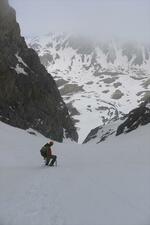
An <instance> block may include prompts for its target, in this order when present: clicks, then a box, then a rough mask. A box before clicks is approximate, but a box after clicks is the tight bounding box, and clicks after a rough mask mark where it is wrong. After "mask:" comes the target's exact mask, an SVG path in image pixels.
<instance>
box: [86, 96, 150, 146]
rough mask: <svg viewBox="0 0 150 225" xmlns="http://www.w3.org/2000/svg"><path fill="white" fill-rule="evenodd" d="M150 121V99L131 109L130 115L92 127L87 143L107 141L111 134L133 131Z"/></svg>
mask: <svg viewBox="0 0 150 225" xmlns="http://www.w3.org/2000/svg"><path fill="white" fill-rule="evenodd" d="M148 123H150V99H149V98H148V99H147V101H145V102H143V103H142V104H141V105H140V106H139V107H137V108H135V109H133V110H131V111H130V112H129V113H128V115H124V116H123V117H122V118H120V119H119V118H118V119H117V118H114V119H113V120H111V121H109V123H107V124H106V125H104V126H99V127H96V128H95V129H92V130H91V131H90V133H89V134H88V136H87V137H86V139H85V140H84V142H83V143H84V144H85V143H88V142H89V143H91V142H93V143H97V144H98V143H100V142H102V141H105V140H106V139H107V138H108V137H110V136H111V135H116V136H118V135H120V134H123V133H128V132H131V131H133V130H135V129H137V128H138V127H139V126H142V125H146V124H148Z"/></svg>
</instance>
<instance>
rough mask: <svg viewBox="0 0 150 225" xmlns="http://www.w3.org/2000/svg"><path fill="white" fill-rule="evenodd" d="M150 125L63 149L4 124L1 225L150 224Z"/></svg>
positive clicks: (1, 136)
mask: <svg viewBox="0 0 150 225" xmlns="http://www.w3.org/2000/svg"><path fill="white" fill-rule="evenodd" d="M149 130H150V124H147V125H146V126H143V127H140V128H139V129H137V130H135V131H133V132H131V133H128V134H126V135H121V136H119V138H115V137H112V140H111V139H108V141H107V142H103V143H101V144H99V145H96V144H85V145H77V144H73V143H70V144H58V143H55V144H54V146H53V153H54V154H56V155H57V156H58V162H57V164H58V166H57V167H54V168H52V167H44V165H42V164H43V162H42V158H41V157H40V151H39V150H40V148H41V146H43V145H44V144H45V143H46V142H47V139H46V138H45V137H43V136H42V135H39V134H36V136H35V135H30V134H29V133H27V132H26V131H24V130H21V129H18V128H14V127H10V126H8V125H6V124H3V123H2V122H0V143H1V145H0V155H1V157H0V224H1V225H20V224H21V225H27V224H29V225H41V224H44V225H49V224H53V225H84V224H86V225H104V224H105V225H133V224H134V225H149V224H150V214H149V212H150V148H149V143H150V141H149Z"/></svg>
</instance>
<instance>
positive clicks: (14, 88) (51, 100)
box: [0, 0, 78, 142]
mask: <svg viewBox="0 0 150 225" xmlns="http://www.w3.org/2000/svg"><path fill="white" fill-rule="evenodd" d="M0 49H1V51H0V120H1V121H3V122H6V123H8V124H10V125H12V126H16V127H19V128H23V129H28V128H32V129H35V130H37V131H38V132H40V133H42V134H43V135H45V136H46V137H48V138H51V139H54V140H56V141H59V142H62V141H63V140H64V138H70V139H71V140H74V141H77V140H78V135H77V132H76V128H75V126H74V123H73V121H72V119H71V118H70V115H69V113H68V109H67V107H66V105H65V103H64V101H63V99H62V98H61V95H60V92H59V90H58V88H57V86H56V83H55V81H54V79H53V78H52V76H51V75H50V74H48V72H47V71H46V69H45V67H44V66H43V65H42V64H41V62H40V59H39V57H38V55H37V53H36V52H35V51H34V50H33V49H31V48H28V47H27V45H26V42H25V39H24V37H21V35H20V27H19V24H18V23H17V22H16V12H15V10H14V9H13V8H12V7H10V6H9V4H8V1H7V0H1V1H0Z"/></svg>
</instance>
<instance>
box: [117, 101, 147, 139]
mask: <svg viewBox="0 0 150 225" xmlns="http://www.w3.org/2000/svg"><path fill="white" fill-rule="evenodd" d="M147 123H150V101H149V100H148V101H146V102H144V103H142V104H141V105H140V106H139V107H138V108H136V109H133V110H132V111H131V112H129V114H128V117H127V119H126V120H125V121H124V122H123V123H122V124H121V125H120V126H119V127H118V129H117V132H116V135H117V136H118V135H120V134H122V133H128V132H130V131H132V130H135V129H136V128H137V127H139V126H140V125H146V124H147Z"/></svg>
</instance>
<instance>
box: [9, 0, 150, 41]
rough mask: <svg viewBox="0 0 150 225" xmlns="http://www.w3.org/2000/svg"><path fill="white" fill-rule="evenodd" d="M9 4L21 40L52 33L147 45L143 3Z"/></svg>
mask: <svg viewBox="0 0 150 225" xmlns="http://www.w3.org/2000/svg"><path fill="white" fill-rule="evenodd" d="M9 2H10V4H11V5H12V6H13V7H14V8H15V9H16V12H17V20H18V22H19V23H20V25H21V30H22V35H23V36H29V35H30V36H36V35H38V36H40V35H44V34H46V33H48V32H49V31H52V32H66V33H73V32H74V33H76V34H81V35H86V36H88V37H92V38H93V37H95V38H97V39H98V38H99V39H100V38H102V39H111V38H113V37H117V38H120V39H126V40H137V41H143V42H147V43H148V42H149V40H150V29H149V24H150V15H149V8H150V2H149V1H147V0H143V1H138V0H130V1H129V0H127V1H118V0H111V1H95V0H93V1H92V0H88V1H85V0H82V1H73V0H70V1H68V0H62V1H47V0H44V1H43V0H38V1H25V0H22V1H18V0H10V1H9ZM26 12H28V16H27V14H26Z"/></svg>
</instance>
